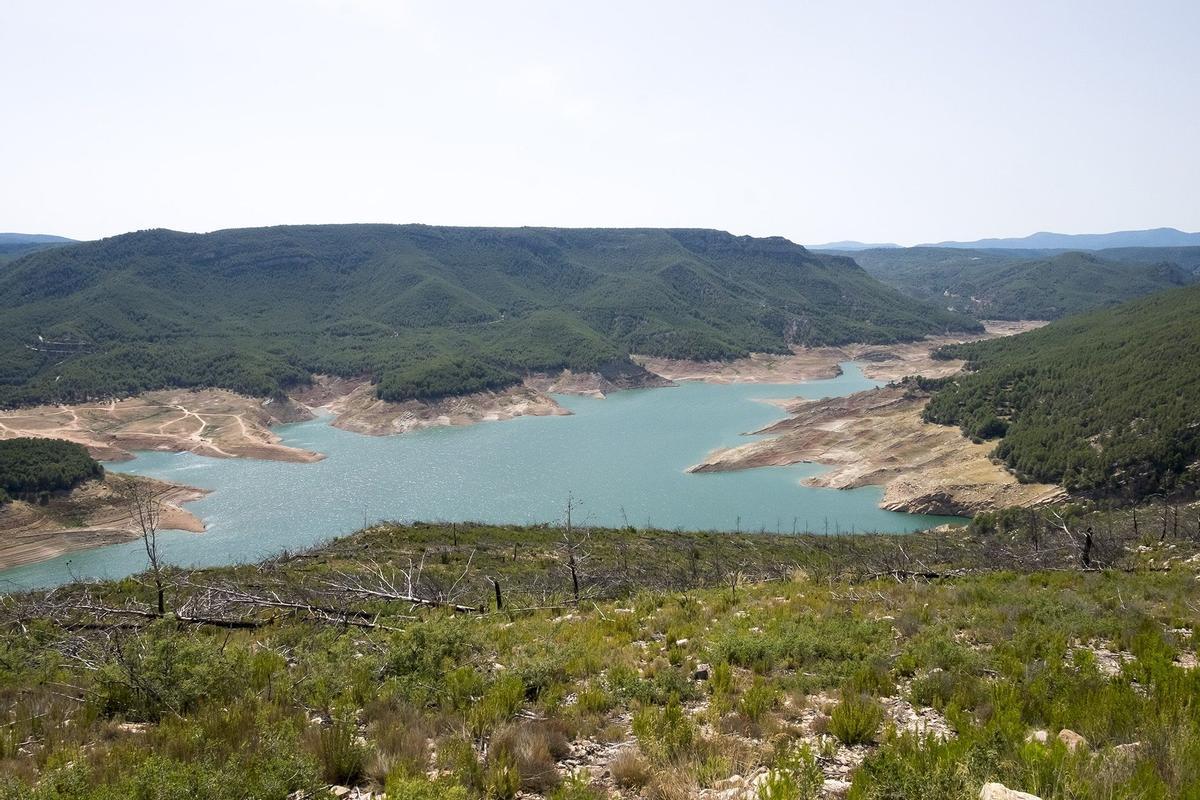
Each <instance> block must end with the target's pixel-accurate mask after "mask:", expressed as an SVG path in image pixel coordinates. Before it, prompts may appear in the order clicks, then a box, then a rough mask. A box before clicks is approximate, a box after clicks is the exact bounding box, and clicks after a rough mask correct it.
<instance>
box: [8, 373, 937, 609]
mask: <svg viewBox="0 0 1200 800" xmlns="http://www.w3.org/2000/svg"><path fill="white" fill-rule="evenodd" d="M841 367H842V370H843V372H842V374H841V375H840V376H838V377H836V378H832V379H830V380H822V381H810V382H806V383H799V384H748V383H743V384H706V383H683V384H680V385H679V386H676V387H671V388H663V389H641V390H632V391H624V392H617V393H615V394H612V395H610V396H609V397H607V398H606V399H603V400H600V399H595V398H590V397H578V396H557V397H556V398H555V399H556V400H557V401H558V402H559V403H560V404H562V405H563V406H565V407H566V408H567V409H569V410H570V411H571V412H572V415H571V416H561V417H518V418H517V419H513V420H508V421H504V422H485V423H481V424H477V425H471V426H467V427H454V428H430V429H426V430H422V431H416V432H413V433H407V434H402V435H399V436H388V437H371V436H363V435H360V434H356V433H350V432H347V431H342V430H339V429H337V428H334V427H332V426H330V425H329V424H328V423H329V420H328V418H319V419H315V420H311V421H308V422H302V423H297V424H293V425H286V426H282V427H280V428H278V429H277V433H278V434H279V435H280V436H281V437H282V439H283V441H284V443H285V444H289V445H294V446H297V447H303V448H307V449H309V450H315V451H317V452H321V453H324V454H325V455H326V458H325V459H324V460H323V461H319V462H316V463H313V464H293V463H284V462H278V461H256V460H249V459H216V458H206V457H203V456H196V455H193V454H191V453H164V452H143V453H139V454H138V455H137V457H136V458H135V459H133V460H132V461H128V462H125V463H122V464H117V465H114V469H115V470H116V471H119V472H130V473H137V474H142V475H149V476H152V477H156V478H162V479H165V480H170V481H177V482H179V483H185V484H189V485H192V486H198V487H201V488H204V489H210V490H212V494H210V495H208V496H207V497H205V498H204V499H202V500H199V501H197V502H195V503H190V504H188V509H189V510H191V511H193V512H194V513H195V514H197V515H198V516H199V517H201V518H202V519H203V520H204V521H205V523H206V524H207V525H208V531H207V532H206V533H203V534H188V533H181V532H169V533H167V534H165V535H162V536H161V537H160V544H161V546H162V548H163V551H164V553H165V554H166V557H167V559H168V560H169V561H171V562H172V563H175V564H179V565H185V566H217V565H223V564H230V563H238V562H246V561H255V560H259V559H262V558H265V557H266V556H269V555H272V554H275V553H278V552H280V551H282V550H285V549H287V550H292V551H295V550H300V549H304V548H307V547H309V546H311V545H314V544H317V543H319V542H322V541H324V540H327V539H329V538H332V537H334V536H337V535H341V534H345V533H349V532H351V531H354V530H356V529H358V528H360V527H363V526H364V525H367V524H370V523H372V522H376V521H379V520H401V521H412V520H425V521H446V522H466V521H479V522H496V523H546V522H549V523H556V522H559V521H561V519H562V517H563V514H564V507H565V504H566V501H567V497H568V494H569V495H570V496H572V497H573V498H574V499H575V500H576V501H577V502H578V503H580V505H579V507H578V509H577V510H576V511H575V513H574V515H573V516H574V520H575V522H576V523H577V524H584V525H603V526H622V525H627V524H628V525H635V526H637V527H656V528H663V529H683V530H734V529H737V528H740V529H741V530H743V531H760V530H765V531H772V532H773V531H777V530H778V531H783V532H791V531H792V529H793V525H794V526H795V528H796V529H797V530H799V531H804V530H808V531H811V532H813V533H824V532H826V531H827V532H828V533H831V534H833V533H862V532H868V531H881V532H907V531H913V530H919V529H922V528H927V527H930V526H933V525H938V524H942V523H945V522H947V521H954V520H957V519H958V518H955V517H932V516H921V515H914V514H902V513H896V512H890V511H883V510H881V509H879V508H878V507H877V504H878V502H879V500H880V498H881V496H882V492H883V490H882V489H881V488H879V487H864V488H861V489H851V490H835V489H814V488H808V487H804V486H801V485H800V483H799V482H800V480H801V479H802V478H804V477H806V476H809V475H813V474H816V473H818V472H820V471H821V470H822V469H824V468H823V467H821V466H819V465H812V464H801V465H796V466H792V467H765V468H761V469H753V470H744V471H739V472H725V473H704V474H688V473H685V472H684V470H686V469H687V468H688V467H689V466H691V465H693V464H695V463H697V462H698V461H700V460H701V458H702V457H703V456H704V455H706V454H707V453H708V452H710V451H711V450H713V449H715V448H718V447H728V446H731V445H736V444H738V443H740V442H744V441H746V440H747V437H745V436H743V435H742V434H743V433H744V432H746V431H752V430H757V429H759V428H761V427H763V426H765V425H767V424H769V423H771V422H772V421H774V420H777V419H779V418H780V417H781V416H782V413H783V412H782V411H781V410H780V409H779V408H778V407H776V406H773V405H770V404H768V403H765V402H762V401H763V400H764V399H768V398H790V397H797V396H800V397H807V398H821V397H831V396H840V395H847V394H852V393H854V392H858V391H863V390H865V389H870V388H873V387H875V386H878V385H879V383H878V382H876V381H872V380H869V379H868V378H866V377H865V376H864V375H863V374H862V371H861V370H860V369H859V368H858V366H857V365H856V364H853V363H844V364H842V365H841ZM145 560H146V559H145V553H144V551H143V550H142V545H141V542H140V541H134V542H127V543H124V544H118V545H112V546H109V547H102V548H97V549H94V550H85V551H80V552H75V553H69V554H67V555H64V556H61V557H59V558H56V559H52V560H49V561H44V562H40V563H37V564H30V565H26V566H22V567H16V568H13V569H10V570H7V571H5V572H2V573H0V591H7V590H13V589H18V588H26V587H35V586H48V585H54V584H58V583H63V582H66V581H69V580H71V579H73V578H120V577H124V576H126V575H129V574H131V573H134V572H139V571H141V570H142V569H143V568H144V566H145Z"/></svg>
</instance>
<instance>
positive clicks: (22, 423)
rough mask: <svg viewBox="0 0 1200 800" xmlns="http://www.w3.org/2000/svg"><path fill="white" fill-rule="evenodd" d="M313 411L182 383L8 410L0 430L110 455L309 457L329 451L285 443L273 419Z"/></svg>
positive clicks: (291, 418)
mask: <svg viewBox="0 0 1200 800" xmlns="http://www.w3.org/2000/svg"><path fill="white" fill-rule="evenodd" d="M311 417H312V413H311V412H310V411H309V410H308V409H307V408H306V407H304V406H300V405H297V404H296V403H293V402H290V401H285V402H276V401H271V400H266V401H264V400H259V399H255V398H252V397H245V396H243V395H239V394H235V393H234V392H230V391H226V390H224V389H203V390H198V391H190V390H183V389H180V390H171V391H159V392H147V393H145V394H141V395H138V396H136V397H131V398H128V399H125V400H112V401H109V402H106V403H83V404H79V405H70V406H65V405H64V406H38V407H35V408H25V409H17V410H13V411H3V412H0V438H12V437H17V436H44V437H53V438H58V439H67V440H68V441H72V442H78V443H79V444H82V445H83V446H85V447H87V449H88V451H89V452H90V453H91V454H92V455H93V456H94V457H95V458H99V459H103V460H106V461H124V460H127V459H130V458H132V457H133V453H132V452H131V451H134V450H169V451H175V452H191V453H196V454H197V455H202V456H213V457H216V458H263V459H271V460H276V461H298V462H309V461H318V460H320V459H321V458H323V456H321V455H320V454H318V453H312V452H309V451H308V450H301V449H299V448H295V447H287V446H286V445H282V444H280V443H279V437H278V436H276V435H275V434H274V433H272V432H271V426H272V425H277V424H280V423H284V422H297V421H300V420H304V419H311Z"/></svg>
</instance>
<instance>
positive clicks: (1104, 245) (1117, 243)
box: [816, 228, 1200, 250]
mask: <svg viewBox="0 0 1200 800" xmlns="http://www.w3.org/2000/svg"><path fill="white" fill-rule="evenodd" d="M1191 245H1200V233H1187V232H1185V231H1181V230H1178V229H1177V228H1150V229H1148V230H1139V231H1114V232H1112V233H1051V232H1049V231H1040V232H1038V233H1033V234H1030V235H1029V236H1023V237H1020V238H997V239H977V240H975V241H973V242H953V241H950V242H937V243H934V244H922V245H917V246H918V247H960V248H968V249H988V248H1000V249H1007V248H1022V249H1035V250H1105V249H1108V248H1110V247H1187V246H1191ZM816 249H827V250H833V249H838V248H834V247H825V248H816Z"/></svg>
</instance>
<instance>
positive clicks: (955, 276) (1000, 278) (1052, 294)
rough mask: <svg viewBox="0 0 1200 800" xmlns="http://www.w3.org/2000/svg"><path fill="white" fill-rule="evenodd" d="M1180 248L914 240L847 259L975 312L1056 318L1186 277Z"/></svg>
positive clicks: (907, 288)
mask: <svg viewBox="0 0 1200 800" xmlns="http://www.w3.org/2000/svg"><path fill="white" fill-rule="evenodd" d="M1187 249H1188V248H1174V249H1173V251H1176V252H1173V251H1172V250H1168V249H1166V248H1147V250H1148V251H1149V252H1148V253H1143V252H1140V250H1141V248H1133V249H1132V251H1120V252H1122V253H1127V254H1126V255H1125V257H1124V258H1123V259H1117V258H1114V257H1112V256H1110V255H1109V253H1110V252H1111V251H1103V250H1102V251H1100V252H1098V253H1080V252H1066V253H1055V254H1046V255H1034V256H1032V257H1030V256H1028V255H1026V251H1003V250H994V251H988V250H984V251H976V250H955V249H952V248H934V247H916V248H911V249H909V250H905V251H894V250H879V251H867V252H864V253H855V254H854V259H855V261H857V262H858V263H859V264H860V265H861V266H862V267H863V269H865V270H866V271H867V272H868V273H870V274H871V275H873V276H874V277H876V278H878V279H879V280H880V281H882V282H884V283H886V284H888V285H889V286H894V287H896V288H897V289H899V290H900V291H902V292H904V293H905V294H908V295H910V296H912V297H916V298H918V299H923V300H928V301H931V302H937V303H939V304H941V305H943V306H945V307H947V308H954V309H955V310H958V311H962V312H964V313H969V314H973V315H976V316H978V317H980V318H982V319H1058V318H1059V317H1063V316H1066V315H1068V314H1077V313H1079V312H1081V311H1089V310H1091V309H1094V308H1103V307H1105V306H1112V305H1117V304H1119V303H1122V302H1124V301H1126V300H1132V299H1133V298H1135V297H1141V296H1142V295H1146V294H1151V293H1153V292H1157V291H1162V290H1164V289H1170V288H1174V287H1177V286H1182V285H1184V284H1186V283H1189V282H1191V281H1192V280H1193V279H1194V277H1193V276H1192V275H1191V274H1190V270H1188V269H1184V268H1181V267H1180V266H1178V265H1177V264H1176V263H1173V262H1172V261H1171V259H1169V257H1168V256H1169V255H1171V254H1175V255H1178V254H1179V253H1178V252H1177V251H1186V250H1187ZM1160 252H1161V253H1162V256H1161V257H1159V258H1155V254H1157V253H1160ZM1010 253H1019V254H1020V255H1016V256H1014V255H1010ZM1185 254H1186V253H1185Z"/></svg>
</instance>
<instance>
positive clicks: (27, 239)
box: [0, 233, 75, 266]
mask: <svg viewBox="0 0 1200 800" xmlns="http://www.w3.org/2000/svg"><path fill="white" fill-rule="evenodd" d="M74 242H75V240H74V239H67V238H65V237H63V236H50V235H48V234H45V233H0V266H3V265H4V264H6V263H8V262H9V261H14V260H16V259H18V258H20V257H21V256H24V255H29V254H30V253H36V252H37V251H38V250H47V249H49V248H51V247H62V246H63V245H65V244H74Z"/></svg>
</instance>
